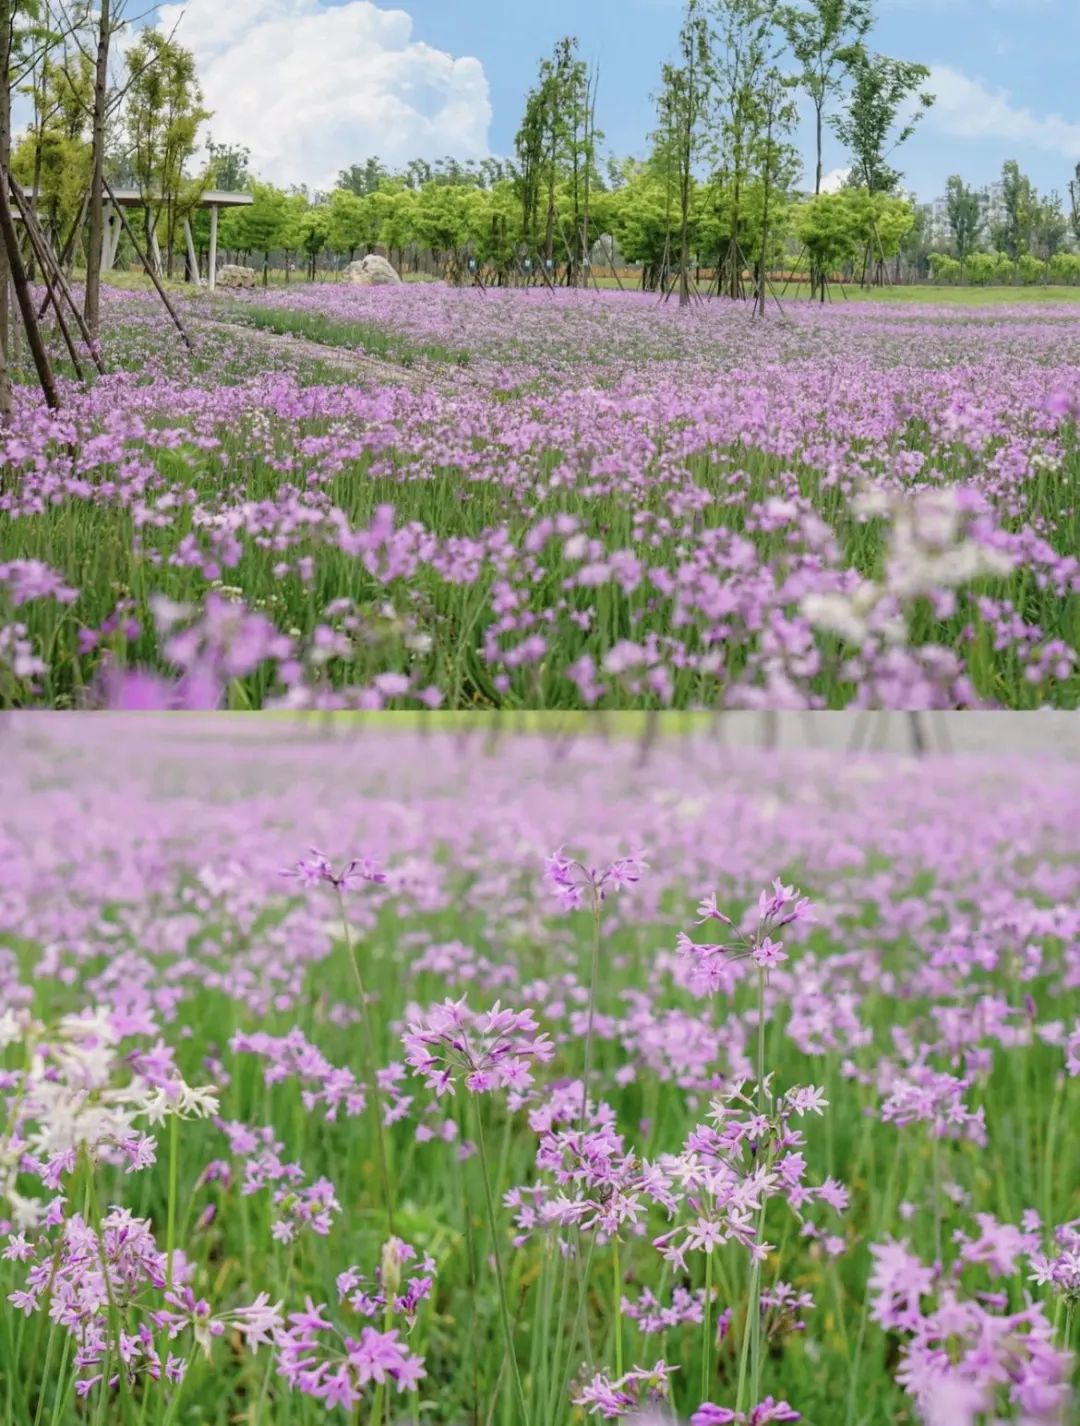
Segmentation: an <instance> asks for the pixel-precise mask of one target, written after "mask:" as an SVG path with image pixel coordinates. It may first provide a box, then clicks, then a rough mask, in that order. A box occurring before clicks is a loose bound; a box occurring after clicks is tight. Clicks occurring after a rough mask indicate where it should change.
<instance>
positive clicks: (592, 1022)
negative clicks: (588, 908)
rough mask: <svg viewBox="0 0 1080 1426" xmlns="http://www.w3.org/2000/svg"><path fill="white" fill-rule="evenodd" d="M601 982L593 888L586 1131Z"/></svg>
mask: <svg viewBox="0 0 1080 1426" xmlns="http://www.w3.org/2000/svg"><path fill="white" fill-rule="evenodd" d="M599 980H600V895H599V893H598V892H597V891H596V889H595V887H594V888H593V935H592V968H591V970H590V973H589V1027H588V1029H587V1031H586V1033H585V1077H584V1079H583V1081H582V1090H581V1122H580V1124H579V1125H578V1129H579V1130H581V1129H584V1127H585V1120H586V1117H587V1116H588V1113H589V1088H590V1084H591V1081H592V1067H593V1031H594V1029H595V1026H596V988H597V985H598V983H599Z"/></svg>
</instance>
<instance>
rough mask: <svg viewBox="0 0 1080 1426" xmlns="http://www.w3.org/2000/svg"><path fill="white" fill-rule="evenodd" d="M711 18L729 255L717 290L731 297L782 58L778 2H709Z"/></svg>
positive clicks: (716, 144) (738, 283) (717, 176)
mask: <svg viewBox="0 0 1080 1426" xmlns="http://www.w3.org/2000/svg"><path fill="white" fill-rule="evenodd" d="M705 9H706V13H707V15H708V17H709V31H710V33H709V51H708V53H709V79H710V85H711V92H712V95H713V99H714V116H715V117H714V127H713V143H712V152H713V161H714V180H713V191H714V193H718V194H720V195H722V197H723V201H724V205H725V210H726V212H727V214H728V225H727V226H728V229H729V232H728V240H727V244H726V251H725V252H723V253H721V254H720V256H719V263H718V270H719V285H720V286H721V289H722V290H723V289H724V288H726V290H727V292H728V294H729V295H730V296H731V297H738V296H740V295H741V293H742V291H743V286H742V267H743V256H744V254H743V251H742V245H743V238H744V232H743V223H744V212H743V206H744V200H745V194H746V188H747V185H748V183H749V181H750V177H751V173H752V168H753V153H754V150H755V147H756V146H757V144H758V143H759V141H760V138H761V134H762V132H763V131H764V127H765V123H766V107H765V104H764V103H763V94H764V92H765V82H766V77H767V75H768V74H769V72H770V71H771V70H772V69H773V68H774V67H775V63H776V60H777V58H778V56H779V52H780V42H779V38H778V34H777V29H776V16H777V5H776V0H705Z"/></svg>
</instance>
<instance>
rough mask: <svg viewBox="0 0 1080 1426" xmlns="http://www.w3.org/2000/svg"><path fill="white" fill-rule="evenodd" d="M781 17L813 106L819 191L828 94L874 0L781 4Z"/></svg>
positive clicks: (862, 33)
mask: <svg viewBox="0 0 1080 1426" xmlns="http://www.w3.org/2000/svg"><path fill="white" fill-rule="evenodd" d="M777 19H778V21H779V23H780V26H781V28H782V29H783V31H784V34H785V35H786V36H787V42H788V44H789V45H790V46H791V52H792V54H793V55H794V57H795V59H796V61H797V62H798V65H799V84H800V86H801V88H802V89H804V90H805V91H806V94H807V95H808V97H809V99H810V102H811V104H812V105H813V106H814V133H815V143H816V150H815V152H816V162H815V166H814V192H815V194H816V193H820V192H821V183H822V179H823V178H824V176H825V158H824V140H825V117H826V112H827V108H828V104H829V100H830V99H831V98H833V97H834V96H835V95H837V94H839V93H840V89H841V85H842V82H843V77H844V75H845V73H847V72H848V71H849V70H850V68H851V66H852V64H853V63H854V62H855V59H856V57H857V55H858V54H859V52H860V50H861V48H862V46H863V42H864V40H865V39H866V37H867V35H868V34H869V33H870V30H871V28H872V26H873V23H874V5H873V0H809V5H808V7H807V8H803V7H801V6H798V5H782V6H781V7H780V9H779V11H778V12H777Z"/></svg>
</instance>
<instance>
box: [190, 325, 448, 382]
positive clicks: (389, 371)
mask: <svg viewBox="0 0 1080 1426" xmlns="http://www.w3.org/2000/svg"><path fill="white" fill-rule="evenodd" d="M185 321H186V323H187V324H188V326H190V327H191V328H192V329H193V330H194V331H199V330H200V329H203V330H205V329H212V330H214V331H218V332H225V333H230V334H233V335H235V336H236V337H237V338H238V339H239V338H240V337H241V336H242V337H243V340H244V342H245V343H247V344H251V345H254V346H257V347H262V348H263V349H264V350H265V351H268V352H270V351H273V352H281V353H285V354H286V355H288V356H290V357H295V358H297V359H298V360H306V361H311V362H317V363H318V364H319V365H321V366H329V367H334V368H335V369H336V370H338V371H342V372H348V373H349V374H350V375H354V376H358V377H366V378H367V379H368V380H370V381H375V382H378V383H379V384H380V385H382V386H406V387H408V388H410V390H413V391H417V392H421V391H432V390H434V391H437V392H439V394H440V395H443V396H452V395H454V393H455V392H456V391H459V390H460V388H461V385H462V373H461V372H460V371H457V370H455V372H454V375H453V376H452V377H451V376H449V375H443V374H442V373H441V372H440V373H436V372H434V371H432V370H431V369H430V368H426V369H425V368H415V367H405V366H400V365H398V364H397V363H396V362H390V361H383V360H382V359H381V358H380V357H374V356H369V355H368V353H367V352H360V351H354V350H352V349H351V348H348V347H332V346H328V345H326V344H325V343H323V342H315V341H312V340H311V339H310V338H309V337H303V336H297V335H296V334H294V333H288V334H285V333H281V332H272V331H269V330H267V329H266V328H264V327H249V326H247V325H245V324H244V323H243V322H230V321H229V320H228V319H227V318H224V317H203V316H197V315H195V314H194V313H188V314H186V315H185ZM466 380H467V378H466Z"/></svg>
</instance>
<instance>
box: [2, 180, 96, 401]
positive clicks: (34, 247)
mask: <svg viewBox="0 0 1080 1426" xmlns="http://www.w3.org/2000/svg"><path fill="white" fill-rule="evenodd" d="M11 185H12V193H13V195H14V198H15V202H16V204H17V205H18V208H19V210H20V212H21V213H22V219H23V228H24V230H25V232H26V236H27V238H28V239H29V241H30V248H31V251H32V252H33V254H34V256H35V257H36V258H37V260H38V264H39V265H40V267H41V275H42V277H44V278H45V280H46V289H45V295H46V300H47V301H49V302H51V303H52V307H53V311H54V312H55V313H56V322H57V325H58V326H59V328H60V335H61V336H62V337H63V339H64V345H65V346H66V347H67V349H68V356H70V358H71V364H72V366H73V367H74V368H75V375H76V376H77V377H78V378H79V380H80V381H81V382H82V383H83V385H85V384H86V373H85V372H84V371H83V369H82V362H80V361H79V353H78V352H77V351H76V350H75V343H74V341H73V340H72V337H71V332H70V331H69V330H68V324H67V323H66V322H65V321H64V310H63V308H62V307H61V306H60V299H59V298H58V297H57V295H56V289H55V288H54V287H53V285H52V281H51V277H50V276H49V262H48V258H47V257H46V255H45V253H44V252H43V251H42V249H41V247H40V245H39V243H38V239H37V234H36V233H35V232H34V229H33V228H32V227H31V226H30V221H29V219H28V218H27V215H26V210H25V209H24V208H23V206H22V204H21V203H20V202H19V195H18V193H17V192H16V191H15V180H14V179H12V180H11ZM36 315H37V314H35V318H36Z"/></svg>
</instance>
